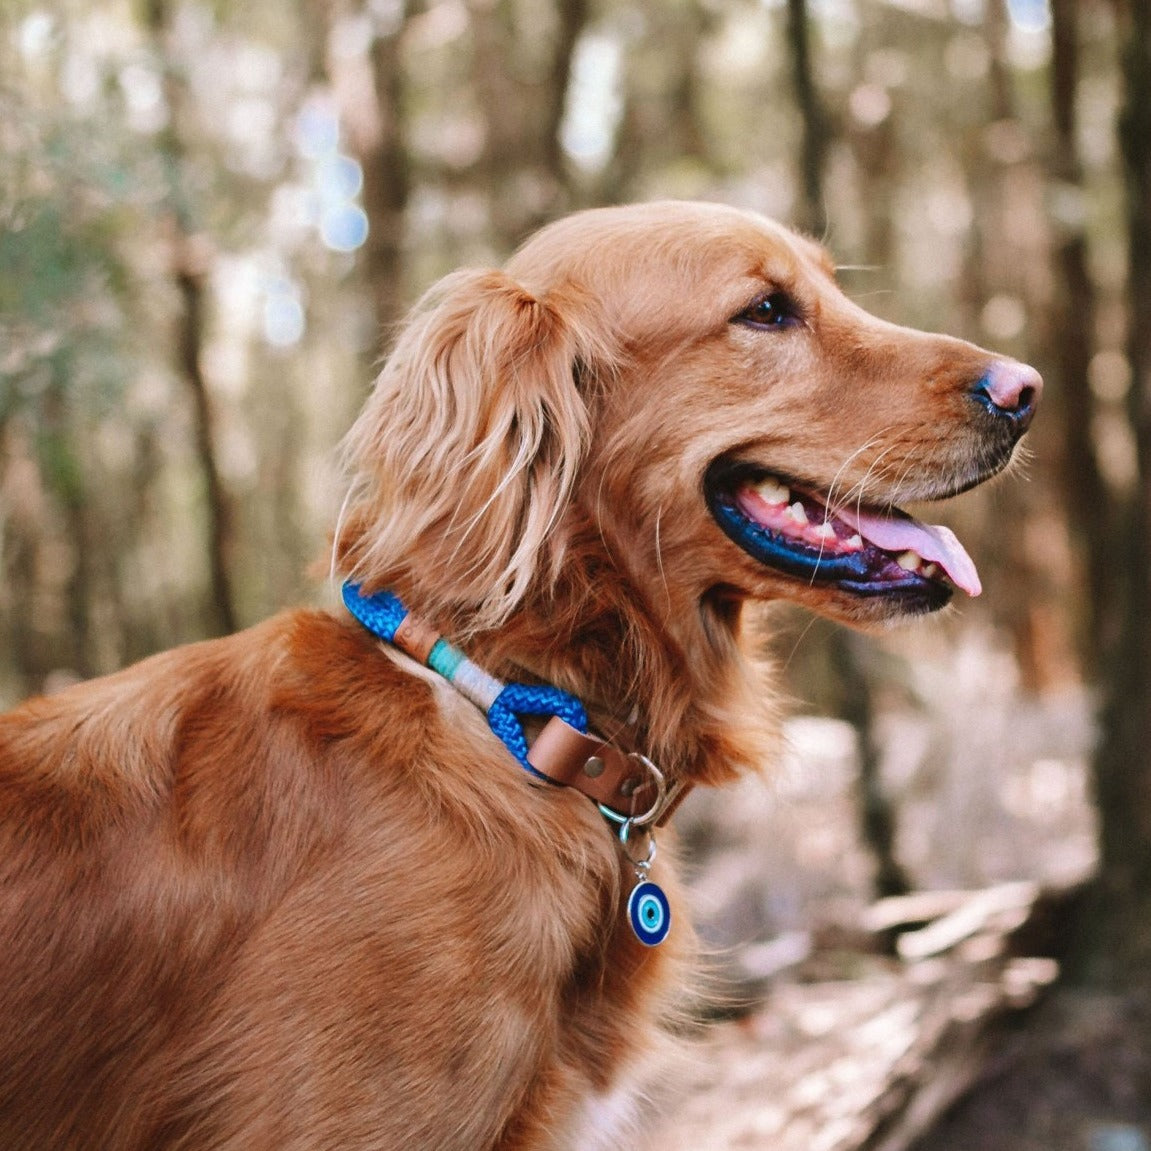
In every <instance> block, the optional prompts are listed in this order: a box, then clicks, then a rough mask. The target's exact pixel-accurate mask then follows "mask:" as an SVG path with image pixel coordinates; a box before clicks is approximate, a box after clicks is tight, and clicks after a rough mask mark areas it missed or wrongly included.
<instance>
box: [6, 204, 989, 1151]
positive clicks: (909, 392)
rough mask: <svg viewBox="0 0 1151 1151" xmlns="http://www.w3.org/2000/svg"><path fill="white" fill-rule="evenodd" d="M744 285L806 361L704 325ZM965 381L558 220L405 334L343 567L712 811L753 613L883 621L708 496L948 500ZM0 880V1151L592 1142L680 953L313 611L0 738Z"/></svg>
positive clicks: (812, 284)
mask: <svg viewBox="0 0 1151 1151" xmlns="http://www.w3.org/2000/svg"><path fill="white" fill-rule="evenodd" d="M765 284H773V285H783V286H786V288H787V290H788V291H790V292H792V293H793V294H795V295H796V296H797V297H802V298H803V299H804V300H805V301H807V302H808V306H809V308H810V316H809V324H808V328H809V330H808V331H807V332H805V333H804V335H803V337H802V338H801V339H792V340H788V341H780V340H778V339H776V338H775V337H774V336H773V335H772V334H771V333H763V332H757V331H753V330H751V329H749V328H747V327H746V326H739V325H734V324H732V323H730V322H729V321H730V319H731V317H732V316H734V315H736V314H738V313H739V312H740V310H741V309H742V308H743V307H745V306H746V305H747V303H748V302H749V300H750V299H751V298H752V297H754V296H755V295H756V293H757V292H762V290H763V288H764V285H765ZM988 362H989V357H988V355H987V353H984V352H981V351H980V350H979V349H977V348H974V347H972V346H970V345H968V344H964V343H961V342H959V341H955V340H950V339H946V338H944V337H937V336H927V335H923V334H920V333H915V332H910V331H907V330H905V329H900V328H896V327H893V326H891V325H888V324H884V323H881V322H880V321H878V320H875V319H874V318H872V317H870V316H867V315H866V314H865V313H863V312H861V311H860V310H859V309H858V308H856V307H855V306H854V305H853V304H851V303H850V302H849V301H848V300H846V299H845V298H844V297H843V296H842V295H840V293H839V292H838V291H837V289H836V288H835V286H834V283H833V278H832V275H831V272H830V269H829V267H828V265H827V261H826V257H825V256H824V255H823V253H822V252H821V250H820V249H818V248H817V247H816V246H815V245H813V244H811V243H809V242H807V241H805V240H802V239H799V238H797V237H795V236H793V235H791V234H790V233H787V232H785V231H784V230H783V229H781V228H779V227H777V226H775V225H772V224H769V223H767V222H765V221H763V220H761V219H759V218H757V217H753V216H749V215H745V214H743V213H739V212H735V211H731V210H729V209H724V208H719V207H714V206H703V205H672V204H662V205H649V206H646V207H640V208H631V209H618V210H609V211H606V212H599V213H588V214H584V215H581V216H576V217H573V218H571V219H569V220H567V221H563V222H561V223H560V224H558V225H555V226H553V227H552V228H551V229H548V230H545V231H544V232H543V233H542V234H541V235H540V236H538V237H537V238H536V239H535V240H534V241H533V242H532V243H530V244H529V245H528V246H527V247H526V248H525V249H524V250H523V251H522V252H521V253H520V254H519V255H518V256H517V257H516V258H515V259H514V260H513V261H512V262H511V263H510V264H509V266H508V269H507V271H506V272H482V273H473V272H464V273H458V274H457V275H455V276H453V277H449V278H448V279H447V280H446V281H445V282H444V283H443V284H441V285H440V286H438V287H437V288H436V289H435V290H434V291H433V292H432V293H431V294H430V295H429V297H428V298H427V299H426V300H425V301H424V302H423V303H422V304H421V305H420V306H419V307H418V308H417V309H416V311H415V312H414V314H413V317H412V318H411V320H410V321H409V323H408V324H407V325H406V327H405V328H404V330H403V332H402V333H401V335H400V337H399V341H398V344H397V347H396V349H395V351H394V353H393V355H392V357H391V358H390V360H389V362H388V364H387V366H386V367H385V368H384V370H383V373H382V375H381V378H380V381H379V383H378V386H377V388H376V391H375V393H374V395H373V397H372V399H371V400H370V401H369V402H368V405H367V407H366V409H365V411H364V413H363V415H362V416H361V418H360V420H359V421H358V422H357V424H356V427H355V428H354V430H353V431H352V433H351V436H350V437H349V442H348V449H347V450H348V458H349V461H350V468H351V472H352V476H353V487H352V491H351V494H350V496H349V499H348V502H347V505H346V508H345V514H344V515H343V517H342V522H341V524H340V527H339V531H338V538H337V558H336V564H337V567H338V569H339V571H340V572H341V573H342V574H352V575H354V576H355V577H356V578H359V579H361V580H363V581H364V582H365V583H366V584H367V586H368V587H369V589H375V588H379V587H385V586H386V587H390V588H393V589H394V590H396V591H397V592H398V593H399V594H400V595H401V596H402V597H404V598H405V599H406V600H407V601H408V602H409V605H410V606H413V607H415V608H416V609H417V610H419V611H421V612H422V613H424V614H425V615H427V616H429V617H430V618H432V619H434V620H436V621H437V622H438V623H439V624H440V626H441V627H443V628H444V630H445V631H447V632H448V633H449V634H451V635H452V636H453V637H454V638H456V639H457V641H458V642H461V643H463V644H464V645H465V646H467V648H468V649H469V653H470V654H471V655H472V657H473V658H474V659H476V661H477V662H479V663H481V664H483V665H485V666H487V667H488V668H489V669H490V670H492V671H493V672H495V673H496V674H502V675H504V676H506V677H508V678H525V677H527V678H531V677H538V678H540V679H544V680H547V681H550V682H552V683H555V684H558V685H560V686H562V687H564V688H567V689H569V690H572V691H574V692H576V693H578V694H579V695H580V696H581V697H582V698H584V699H585V700H586V701H587V702H588V704H589V706H590V708H591V710H592V712H593V716H594V718H595V720H596V722H597V723H598V725H599V726H600V727H601V729H603V730H605V731H608V732H611V731H614V730H616V729H617V728H619V727H620V725H621V723H622V722H623V721H624V720H625V719H626V718H628V717H633V718H634V725H633V734H634V738H635V739H636V741H637V743H638V746H640V747H642V748H643V749H645V750H646V751H647V752H648V753H649V754H650V755H651V756H652V757H653V758H654V759H655V760H656V761H657V762H659V763H661V764H662V765H663V767H664V769H665V770H666V771H667V772H668V773H669V774H670V775H672V776H674V777H677V778H679V777H690V778H692V779H694V780H696V781H699V782H704V783H718V782H722V781H723V780H725V779H728V778H730V777H731V776H732V775H733V774H734V773H735V772H737V771H740V770H743V769H747V768H755V767H758V766H759V765H760V764H761V763H762V762H763V760H764V757H765V754H766V750H765V749H766V745H767V736H768V734H769V732H770V727H771V723H770V719H771V716H770V713H771V697H770V695H769V694H768V692H767V689H766V688H765V687H764V686H763V685H761V684H760V683H759V682H758V680H757V678H756V676H755V675H754V674H753V673H752V671H751V670H750V667H749V664H748V663H747V661H746V660H745V659H744V658H743V657H742V655H741V654H740V606H741V604H742V603H743V602H744V601H745V600H747V599H753V598H754V599H770V598H776V597H780V596H787V597H789V598H791V599H794V600H798V601H800V602H802V603H807V604H809V605H810V606H812V607H814V608H816V609H818V610H820V611H823V612H825V613H827V614H831V615H833V616H837V617H840V618H844V619H864V618H876V617H877V615H878V614H879V610H878V609H876V610H872V609H869V608H866V607H865V606H864V605H861V604H860V603H859V602H856V601H854V600H853V599H852V598H851V597H850V596H848V595H846V594H844V593H837V592H832V591H828V590H826V589H824V590H820V589H819V588H816V587H814V586H808V585H806V584H804V583H802V582H800V581H796V580H789V579H787V578H785V577H783V576H780V575H778V574H775V573H773V572H772V571H770V570H768V569H767V568H764V567H762V566H760V565H759V564H757V563H756V562H755V561H753V560H752V559H751V558H750V557H749V556H747V555H745V554H744V553H743V552H742V551H740V550H739V549H738V548H737V547H735V546H734V545H733V544H731V543H730V542H729V541H728V540H727V539H726V538H725V537H724V536H723V535H722V533H721V532H720V530H719V529H718V527H717V526H716V525H715V523H714V521H713V520H712V519H711V518H710V517H709V515H708V513H707V511H706V508H705V506H704V502H703V500H702V497H701V476H702V474H703V472H704V469H705V468H706V466H707V464H708V463H709V462H710V461H711V460H712V459H714V458H715V457H716V456H718V455H720V454H721V453H724V452H729V451H732V450H734V449H739V450H741V451H745V452H748V453H750V454H752V455H755V456H759V455H762V456H763V457H764V458H765V459H767V460H770V461H772V462H773V463H774V464H775V466H777V467H778V468H779V469H781V470H782V471H784V472H786V473H790V474H797V475H804V476H810V477H818V478H821V479H822V480H823V482H824V484H825V486H826V487H829V488H834V489H836V490H837V491H839V492H841V493H842V494H845V495H846V494H847V493H848V492H850V491H852V490H853V489H855V490H856V491H859V490H861V487H862V485H866V488H867V493H868V498H869V500H871V501H872V502H883V501H885V500H888V499H895V498H897V497H900V496H902V497H904V498H908V497H914V496H931V495H939V494H943V493H944V492H945V491H947V490H951V489H953V488H957V487H960V486H964V485H965V484H967V483H970V482H975V481H976V480H977V479H979V478H982V477H983V476H984V475H986V474H989V473H990V471H992V470H995V469H996V468H997V467H998V466H1000V465H1001V464H1002V463H1003V462H1004V461H1003V460H995V461H989V460H987V459H986V458H984V456H985V454H986V453H983V454H982V455H981V453H982V452H983V449H982V447H981V443H980V439H979V435H978V433H977V431H976V429H975V421H974V420H973V419H972V414H971V407H972V405H971V404H970V401H969V400H967V399H966V398H965V393H966V392H967V391H968V390H969V389H970V388H971V386H972V383H973V382H974V381H975V380H976V379H978V378H979V377H980V375H981V374H982V373H983V371H984V370H985V369H986V365H987V363H988ZM765 717H766V718H765ZM665 857H666V850H665V855H664V857H661V859H660V861H659V864H658V865H657V868H656V877H657V878H659V880H660V881H661V882H662V883H663V884H665V885H667V886H669V887H670V888H671V890H672V893H673V897H674V894H675V887H674V876H673V875H672V874H671V869H670V868H669V867H667V866H666V863H665ZM0 878H2V885H0V938H3V940H4V945H3V947H2V948H0V1019H2V1020H3V1021H4V1027H3V1030H2V1031H0V1146H3V1147H5V1148H7V1149H8V1151H15V1149H27V1151H33V1149H35V1151H45V1149H74V1151H80V1149H82V1148H93V1147H99V1148H101V1151H136V1149H138V1151H155V1149H158V1148H188V1149H193V1148H194V1149H196V1151H203V1149H205V1148H234V1149H237V1151H239V1149H243V1151H254V1149H261V1148H267V1149H272V1148H275V1149H276V1151H285V1149H293V1148H301V1149H303V1148H308V1149H314V1148H340V1149H341V1151H351V1149H354V1148H396V1149H400V1148H403V1149H405V1151H407V1149H429V1151H431V1149H434V1151H447V1149H450V1148H459V1149H461V1151H464V1149H466V1151H476V1149H479V1148H493V1149H496V1148H498V1149H499V1151H515V1149H528V1148H536V1149H538V1148H560V1147H585V1146H587V1147H590V1146H599V1145H601V1144H600V1143H599V1142H597V1141H596V1139H597V1136H596V1135H594V1134H593V1132H598V1138H600V1139H603V1140H604V1142H603V1144H602V1145H605V1146H606V1145H616V1143H618V1139H619V1138H620V1135H619V1132H618V1131H616V1132H615V1133H614V1135H613V1134H612V1132H611V1131H610V1130H609V1129H608V1128H607V1126H606V1125H605V1124H606V1120H605V1119H604V1116H605V1115H606V1114H607V1112H606V1111H604V1112H602V1113H599V1114H598V1118H597V1112H596V1110H595V1104H594V1100H595V1099H597V1098H601V1097H604V1096H606V1095H607V1093H609V1092H612V1091H616V1090H617V1089H620V1088H622V1089H623V1090H624V1091H626V1088H627V1085H628V1083H629V1082H630V1081H631V1080H632V1079H633V1078H634V1077H635V1076H636V1075H637V1074H638V1070H639V1068H640V1066H641V1064H642V1062H643V1059H644V1058H645V1056H646V1055H647V1054H648V1053H649V1052H651V1051H653V1050H655V1048H656V1046H657V1044H658V1041H659V1036H660V1033H661V1032H660V1022H661V1019H662V1018H665V1016H666V1009H667V1007H668V1003H669V993H670V989H671V988H672V987H673V986H674V983H675V978H674V971H675V968H676V966H677V961H678V958H679V956H678V949H679V948H682V947H683V946H684V941H685V939H686V937H687V935H688V934H689V933H688V932H687V931H686V930H684V929H683V927H682V924H683V916H682V915H680V916H679V917H678V918H679V924H678V925H677V928H676V930H675V931H674V932H673V937H672V939H673V942H671V943H669V944H666V945H665V946H664V947H662V948H659V949H655V950H651V951H648V950H645V949H643V948H642V947H640V946H639V945H638V944H637V942H636V941H635V940H634V939H633V937H632V936H631V934H630V932H629V930H628V928H627V926H626V923H625V921H624V918H623V916H622V914H621V901H622V899H623V898H624V896H625V895H626V889H627V885H628V884H629V882H630V876H629V874H628V870H627V868H626V867H624V866H623V865H622V863H621V859H620V855H619V852H618V847H617V845H616V844H615V843H614V841H613V838H612V835H611V834H610V832H609V831H608V829H607V827H606V826H605V823H604V821H603V820H602V818H601V817H600V816H599V815H598V813H597V812H596V811H595V809H594V807H592V805H591V804H589V803H588V802H587V801H586V800H585V799H584V798H583V797H581V796H580V795H578V794H575V793H572V792H566V791H563V792H561V791H555V790H549V789H546V788H541V787H538V786H536V785H534V784H532V783H531V782H530V781H529V779H528V778H527V777H526V776H525V775H524V774H523V773H522V772H521V771H520V769H519V768H518V767H516V766H515V764H514V763H513V762H512V761H511V760H510V758H509V757H508V755H507V753H506V752H505V750H504V749H503V748H502V746H501V745H500V744H499V743H498V742H496V741H495V740H494V738H493V737H492V736H491V735H490V733H489V732H488V731H487V729H486V726H485V723H484V721H483V718H482V717H481V716H480V714H479V713H478V712H477V711H476V710H475V709H474V708H473V707H472V706H471V705H469V704H467V703H465V702H463V701H462V700H461V699H460V698H459V697H458V696H456V695H454V693H453V692H452V691H451V690H450V689H448V688H447V687H445V686H444V685H443V684H440V683H436V682H434V677H432V676H431V675H430V674H427V673H423V672H420V671H418V670H416V669H415V668H414V665H412V664H411V663H410V662H409V661H407V660H406V659H405V658H404V657H402V656H397V655H395V654H394V653H390V652H386V651H384V650H383V649H382V648H381V646H380V645H379V644H377V643H376V642H375V641H374V640H373V639H372V638H371V637H370V636H368V635H367V634H366V633H364V632H363V631H361V630H360V629H359V628H358V627H357V626H356V625H354V624H352V623H351V622H350V621H349V620H348V619H347V618H345V617H342V616H341V617H339V618H336V617H333V616H329V615H326V614H323V613H318V612H295V613H289V614H286V615H282V616H279V617H277V618H275V619H273V620H271V621H269V622H267V623H265V624H262V625H260V626H258V627H255V628H252V629H251V630H249V631H247V632H244V633H242V634H240V635H236V636H233V637H231V638H229V639H224V640H219V641H215V642H211V643H205V644H197V645H194V646H191V647H188V648H184V649H182V650H179V651H175V652H170V653H167V654H164V655H160V656H157V657H155V658H153V659H151V660H148V661H146V662H145V663H143V664H140V665H138V666H137V667H134V668H131V669H129V670H127V671H125V672H122V673H120V674H118V675H115V676H112V677H109V678H107V679H104V680H99V681H95V682H92V683H88V684H84V685H81V686H79V687H77V688H74V689H72V690H70V691H68V692H65V693H63V694H61V695H59V696H55V697H52V698H48V699H39V700H33V701H31V702H29V703H27V704H25V705H23V706H22V707H21V708H19V709H17V710H16V711H14V712H11V713H10V714H8V715H7V716H4V717H2V718H0ZM674 941H679V942H678V944H677V943H676V942H674ZM620 1097H622V1095H621V1096H620ZM615 1110H626V1108H615ZM613 1139H614V1140H615V1141H616V1143H612V1140H613Z"/></svg>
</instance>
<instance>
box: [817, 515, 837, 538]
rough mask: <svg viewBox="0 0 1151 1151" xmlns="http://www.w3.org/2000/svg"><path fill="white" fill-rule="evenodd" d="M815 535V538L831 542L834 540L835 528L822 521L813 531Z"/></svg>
mask: <svg viewBox="0 0 1151 1151" xmlns="http://www.w3.org/2000/svg"><path fill="white" fill-rule="evenodd" d="M815 535H816V538H818V539H821V540H833V539H835V528H833V527H832V526H831V524H829V523H828V522H827V520H824V521H823V523H821V524H820V525H819V527H817V528H816V529H815Z"/></svg>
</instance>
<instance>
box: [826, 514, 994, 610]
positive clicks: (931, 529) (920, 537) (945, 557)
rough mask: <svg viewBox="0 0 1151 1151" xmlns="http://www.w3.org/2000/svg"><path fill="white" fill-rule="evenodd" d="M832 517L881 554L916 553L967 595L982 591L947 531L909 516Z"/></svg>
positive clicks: (970, 563)
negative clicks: (944, 574)
mask: <svg viewBox="0 0 1151 1151" xmlns="http://www.w3.org/2000/svg"><path fill="white" fill-rule="evenodd" d="M835 514H836V515H837V516H838V517H839V518H840V519H841V520H844V521H845V522H847V523H849V524H850V525H851V526H852V527H853V528H855V530H856V531H857V532H859V534H860V535H861V536H862V537H863V538H864V539H865V540H868V541H870V542H871V543H873V544H875V546H876V547H878V548H882V549H883V550H884V551H889V552H907V551H913V552H918V554H919V555H921V556H922V557H923V559H924V561H925V562H926V563H936V564H939V566H940V567H941V568H943V570H944V571H945V572H947V575H948V578H949V579H950V580H951V582H952V583H953V584H955V586H956V587H960V588H962V589H963V590H964V591H965V592H967V594H968V595H970V596H976V595H979V593H980V592H981V591H982V590H983V585H982V584H981V583H980V582H979V573H978V572H977V571H976V570H975V562H974V561H973V560H972V558H971V557H970V556H969V555H968V554H967V552H966V551H965V550H964V547H963V545H962V544H961V543H960V542H959V540H958V539H957V538H956V535H955V533H954V532H953V531H952V530H951V529H950V528H945V527H942V526H941V525H939V524H921V523H920V522H919V521H918V520H914V519H912V518H911V517H910V516H908V517H907V518H904V517H902V516H881V515H876V514H875V513H873V512H865V511H863V510H861V509H853V508H839V509H838V510H837V511H836V513H835Z"/></svg>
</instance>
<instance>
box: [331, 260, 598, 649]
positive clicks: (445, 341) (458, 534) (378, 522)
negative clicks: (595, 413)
mask: <svg viewBox="0 0 1151 1151" xmlns="http://www.w3.org/2000/svg"><path fill="white" fill-rule="evenodd" d="M577 311H578V309H576V308H574V307H569V306H565V304H564V303H563V302H562V301H557V299H555V298H553V297H550V296H549V297H548V298H547V299H546V300H544V301H541V300H539V299H537V298H535V297H534V296H532V295H531V294H529V293H528V292H527V291H525V290H524V289H523V288H522V287H520V286H519V285H518V284H516V283H515V281H513V280H512V279H511V278H510V277H509V276H507V275H506V274H504V273H502V272H492V271H486V272H481V271H462V272H457V273H455V274H453V275H451V276H448V277H447V278H446V279H444V280H443V281H441V282H440V283H439V284H438V285H437V286H436V287H434V288H433V289H432V290H431V291H430V292H429V293H428V295H427V296H425V298H424V299H423V300H422V301H421V303H420V304H418V305H417V306H416V308H415V309H414V311H413V313H412V315H411V317H410V318H409V319H408V321H407V322H406V324H405V326H404V327H403V328H402V330H401V332H400V335H399V338H398V340H397V343H396V346H395V349H394V351H393V352H392V354H391V356H390V357H389V359H388V360H387V363H386V365H385V367H384V369H383V371H382V372H381V373H380V376H379V379H378V380H377V382H376V387H375V391H374V392H373V394H372V396H371V398H370V399H369V401H368V403H367V405H366V406H365V408H364V411H363V413H362V414H361V416H360V418H359V419H358V420H357V422H356V424H355V426H354V427H353V428H352V430H351V432H350V433H349V435H348V438H347V440H346V443H345V451H346V458H347V460H348V463H349V465H350V468H351V470H352V474H353V477H354V481H353V488H352V492H351V495H350V496H349V499H348V502H347V505H346V507H345V515H344V517H343V522H342V524H341V527H340V528H339V530H338V538H337V541H336V554H337V563H338V566H339V567H340V568H341V569H342V571H344V572H345V573H346V574H348V575H349V576H351V577H352V578H354V579H357V580H360V581H361V582H362V583H363V584H364V585H365V588H366V589H367V590H375V589H377V588H381V587H389V588H391V589H392V590H394V591H396V592H397V593H399V594H400V595H401V596H403V595H404V594H405V593H406V594H407V595H408V596H409V598H411V599H412V600H413V601H414V603H418V604H419V610H420V611H421V612H423V613H426V614H429V615H432V616H433V617H445V616H446V617H450V618H451V619H452V621H453V623H454V624H455V625H456V626H457V627H462V628H464V629H466V630H473V629H474V630H480V629H483V628H485V627H492V626H495V625H497V624H499V623H500V622H502V621H503V620H504V619H506V617H507V616H508V615H509V614H510V612H511V611H512V610H513V609H514V608H515V606H516V605H517V604H518V603H519V601H520V600H521V599H522V598H523V596H524V593H525V592H526V591H527V589H528V587H529V586H530V585H531V584H532V583H533V581H535V580H537V579H549V578H551V577H553V576H554V574H555V573H556V571H557V570H558V565H559V563H560V560H561V559H562V553H563V542H564V541H563V539H562V538H561V536H560V534H559V533H558V531H557V525H558V523H559V520H560V517H561V515H562V512H563V510H564V508H565V506H566V504H567V501H568V499H569V497H570V495H571V491H572V487H573V484H574V482H575V477H576V472H577V469H578V467H579V464H580V460H581V458H582V456H583V452H584V447H585V444H586V441H587V436H588V413H587V408H586V406H585V404H584V402H583V400H582V399H581V397H580V395H579V393H578V391H577V388H576V382H575V372H576V367H577V363H578V362H579V361H581V360H583V359H585V358H586V356H587V355H588V354H589V351H590V350H591V349H589V348H588V347H587V346H586V345H589V344H593V343H594V340H592V339H589V338H588V333H589V331H590V330H591V329H590V328H589V325H588V324H587V322H586V319H585V320H583V321H579V320H577V319H576V313H577ZM581 345H585V346H582V347H581ZM592 354H594V351H593V352H592Z"/></svg>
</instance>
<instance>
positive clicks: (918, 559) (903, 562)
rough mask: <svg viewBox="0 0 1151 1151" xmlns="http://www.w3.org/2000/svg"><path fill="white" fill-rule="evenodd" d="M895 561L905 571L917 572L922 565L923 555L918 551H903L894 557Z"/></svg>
mask: <svg viewBox="0 0 1151 1151" xmlns="http://www.w3.org/2000/svg"><path fill="white" fill-rule="evenodd" d="M895 562H896V563H897V564H899V566H900V567H901V568H903V570H904V571H905V572H917V571H919V569H920V568H921V567H922V566H923V557H922V556H921V555H920V554H919V553H918V552H904V553H903V555H901V556H897V557H896V560H895Z"/></svg>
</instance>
